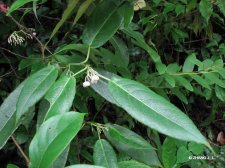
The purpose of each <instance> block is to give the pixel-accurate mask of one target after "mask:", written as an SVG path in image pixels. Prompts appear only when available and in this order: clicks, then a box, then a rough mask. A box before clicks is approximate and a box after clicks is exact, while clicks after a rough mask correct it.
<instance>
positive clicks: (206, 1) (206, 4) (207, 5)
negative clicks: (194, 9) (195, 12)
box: [199, 0, 213, 23]
mask: <svg viewBox="0 0 225 168" xmlns="http://www.w3.org/2000/svg"><path fill="white" fill-rule="evenodd" d="M199 11H200V13H201V15H202V16H203V17H204V18H205V20H206V22H207V23H208V21H209V18H210V16H211V15H212V13H213V5H212V3H211V1H210V0H201V2H200V3H199Z"/></svg>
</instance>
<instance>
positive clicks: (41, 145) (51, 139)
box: [29, 112, 84, 168]
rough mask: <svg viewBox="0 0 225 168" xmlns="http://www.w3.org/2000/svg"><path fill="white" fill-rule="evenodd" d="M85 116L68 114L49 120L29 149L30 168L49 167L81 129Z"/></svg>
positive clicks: (38, 132) (40, 129)
mask: <svg viewBox="0 0 225 168" xmlns="http://www.w3.org/2000/svg"><path fill="white" fill-rule="evenodd" d="M83 118H84V114H81V113H78V112H68V113H65V114H59V115H56V116H54V117H51V118H49V119H48V120H47V121H45V122H44V123H43V124H42V125H41V127H40V128H39V129H38V131H37V133H36V135H35V136H34V138H33V140H32V141H31V144H30V147H29V157H30V161H31V163H30V168H43V167H49V166H51V164H52V163H53V162H54V161H55V160H56V158H57V157H58V156H59V155H60V154H61V153H62V152H63V150H64V149H65V148H66V147H67V146H68V144H69V143H70V142H71V140H72V139H73V138H74V137H75V135H76V134H77V133H78V131H79V130H80V129H81V125H82V122H83Z"/></svg>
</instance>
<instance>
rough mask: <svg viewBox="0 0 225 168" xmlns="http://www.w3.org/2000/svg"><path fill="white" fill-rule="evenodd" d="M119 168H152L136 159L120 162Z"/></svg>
mask: <svg viewBox="0 0 225 168" xmlns="http://www.w3.org/2000/svg"><path fill="white" fill-rule="evenodd" d="M118 166H119V168H151V167H149V166H148V165H145V164H143V163H140V162H138V161H136V160H128V161H121V162H119V163H118Z"/></svg>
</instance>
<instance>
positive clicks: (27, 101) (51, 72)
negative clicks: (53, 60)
mask: <svg viewBox="0 0 225 168" xmlns="http://www.w3.org/2000/svg"><path fill="white" fill-rule="evenodd" d="M54 70H55V69H54V68H52V70H51V71H50V72H49V73H48V74H47V75H46V76H45V78H44V79H43V80H41V82H40V83H39V85H37V86H36V87H35V89H34V91H33V92H32V93H34V92H36V90H37V88H38V87H39V86H40V85H41V84H42V83H43V81H45V80H46V79H47V77H48V76H49V74H51V73H52V71H54ZM24 86H25V85H24ZM21 92H22V90H21ZM31 95H32V94H30V95H29V97H28V98H27V100H26V102H25V103H23V105H24V104H27V102H28V100H29V99H30V98H31ZM19 98H20V96H19ZM19 98H18V99H19ZM20 111H21V110H20Z"/></svg>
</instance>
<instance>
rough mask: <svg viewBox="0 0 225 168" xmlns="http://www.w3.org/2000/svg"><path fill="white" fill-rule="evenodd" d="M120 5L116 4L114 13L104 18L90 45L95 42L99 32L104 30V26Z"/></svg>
mask: <svg viewBox="0 0 225 168" xmlns="http://www.w3.org/2000/svg"><path fill="white" fill-rule="evenodd" d="M117 8H118V7H117V6H116V7H115V9H114V10H112V13H111V14H110V15H108V17H106V19H105V20H104V22H102V25H101V26H100V27H99V29H97V32H96V33H95V34H94V36H93V38H92V40H91V43H90V46H91V45H92V44H93V41H94V40H95V38H96V37H97V35H98V34H99V32H100V31H101V30H102V28H103V27H104V25H105V23H106V22H108V20H109V18H110V17H111V16H112V15H113V14H114V13H115V11H116V9H117Z"/></svg>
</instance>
